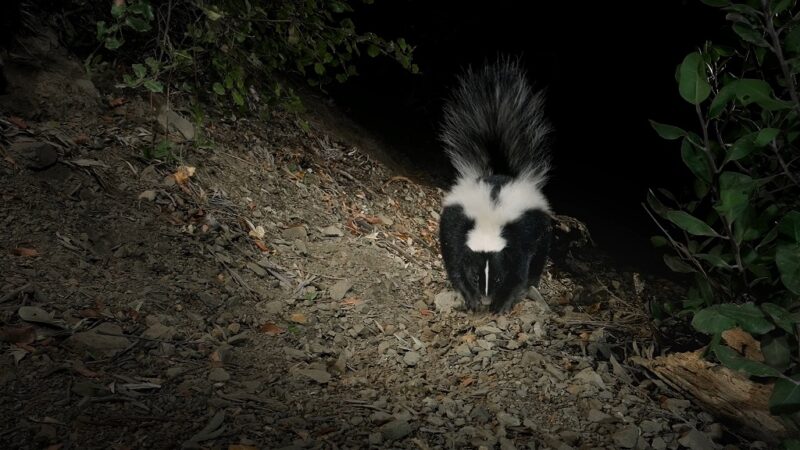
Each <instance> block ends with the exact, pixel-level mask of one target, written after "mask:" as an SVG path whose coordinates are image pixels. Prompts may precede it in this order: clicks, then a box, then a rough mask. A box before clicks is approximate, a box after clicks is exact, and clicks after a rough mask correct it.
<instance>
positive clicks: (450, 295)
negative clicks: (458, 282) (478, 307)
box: [433, 290, 464, 313]
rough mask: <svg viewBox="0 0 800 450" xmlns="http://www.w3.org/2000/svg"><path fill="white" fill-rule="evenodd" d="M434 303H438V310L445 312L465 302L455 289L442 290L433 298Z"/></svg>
mask: <svg viewBox="0 0 800 450" xmlns="http://www.w3.org/2000/svg"><path fill="white" fill-rule="evenodd" d="M433 304H434V305H436V310H437V311H441V312H443V313H448V312H451V311H453V310H454V309H458V308H459V307H461V306H462V305H463V304H464V300H463V299H462V298H461V296H460V295H459V294H458V293H457V292H455V291H447V290H445V291H442V292H439V293H438V294H436V297H434V298H433Z"/></svg>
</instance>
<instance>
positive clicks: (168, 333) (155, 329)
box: [142, 323, 175, 341]
mask: <svg viewBox="0 0 800 450" xmlns="http://www.w3.org/2000/svg"><path fill="white" fill-rule="evenodd" d="M173 336H175V328H174V327H168V326H164V325H161V324H160V323H156V324H153V325H152V326H151V327H150V328H148V329H146V330H145V331H144V333H142V337H145V338H149V339H162V340H165V341H169V340H171V339H172V337H173Z"/></svg>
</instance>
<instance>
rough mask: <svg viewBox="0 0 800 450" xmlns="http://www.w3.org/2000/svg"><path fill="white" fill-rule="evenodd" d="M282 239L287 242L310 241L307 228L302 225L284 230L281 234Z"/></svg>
mask: <svg viewBox="0 0 800 450" xmlns="http://www.w3.org/2000/svg"><path fill="white" fill-rule="evenodd" d="M281 237H283V238H284V239H286V240H287V241H295V240H299V241H307V240H308V232H307V231H306V227H304V226H302V225H298V226H296V227H291V228H287V229H285V230H283V232H282V233H281Z"/></svg>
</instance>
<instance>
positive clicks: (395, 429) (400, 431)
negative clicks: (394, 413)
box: [380, 420, 411, 441]
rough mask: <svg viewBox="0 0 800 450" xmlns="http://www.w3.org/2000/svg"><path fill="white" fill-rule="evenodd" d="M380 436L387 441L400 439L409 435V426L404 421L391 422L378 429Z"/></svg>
mask: <svg viewBox="0 0 800 450" xmlns="http://www.w3.org/2000/svg"><path fill="white" fill-rule="evenodd" d="M380 430H381V435H382V436H383V438H384V439H385V440H387V441H394V440H397V439H402V438H404V437H406V436H408V435H409V434H410V433H411V425H410V424H409V423H408V422H406V421H405V420H393V421H391V422H389V423H387V424H384V425H383V426H381V428H380Z"/></svg>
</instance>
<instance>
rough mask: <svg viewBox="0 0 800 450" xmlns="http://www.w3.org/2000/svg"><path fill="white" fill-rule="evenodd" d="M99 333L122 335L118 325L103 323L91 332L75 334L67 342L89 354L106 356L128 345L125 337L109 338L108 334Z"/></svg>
mask: <svg viewBox="0 0 800 450" xmlns="http://www.w3.org/2000/svg"><path fill="white" fill-rule="evenodd" d="M99 332H103V333H109V334H118V335H121V334H123V332H122V328H120V327H119V326H118V325H114V324H113V323H108V322H104V323H102V324H100V325H98V326H97V327H96V328H94V329H93V330H92V331H83V332H80V333H75V334H74V335H73V336H72V337H71V338H70V339H69V341H70V342H71V343H72V345H74V346H76V347H78V348H82V349H85V350H89V351H90V352H96V353H102V354H104V355H106V356H112V355H114V354H116V353H117V352H119V351H121V350H124V349H126V348H127V347H128V345H130V341H129V340H128V339H127V338H125V337H122V336H109V335H108V334H100V333H99Z"/></svg>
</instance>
